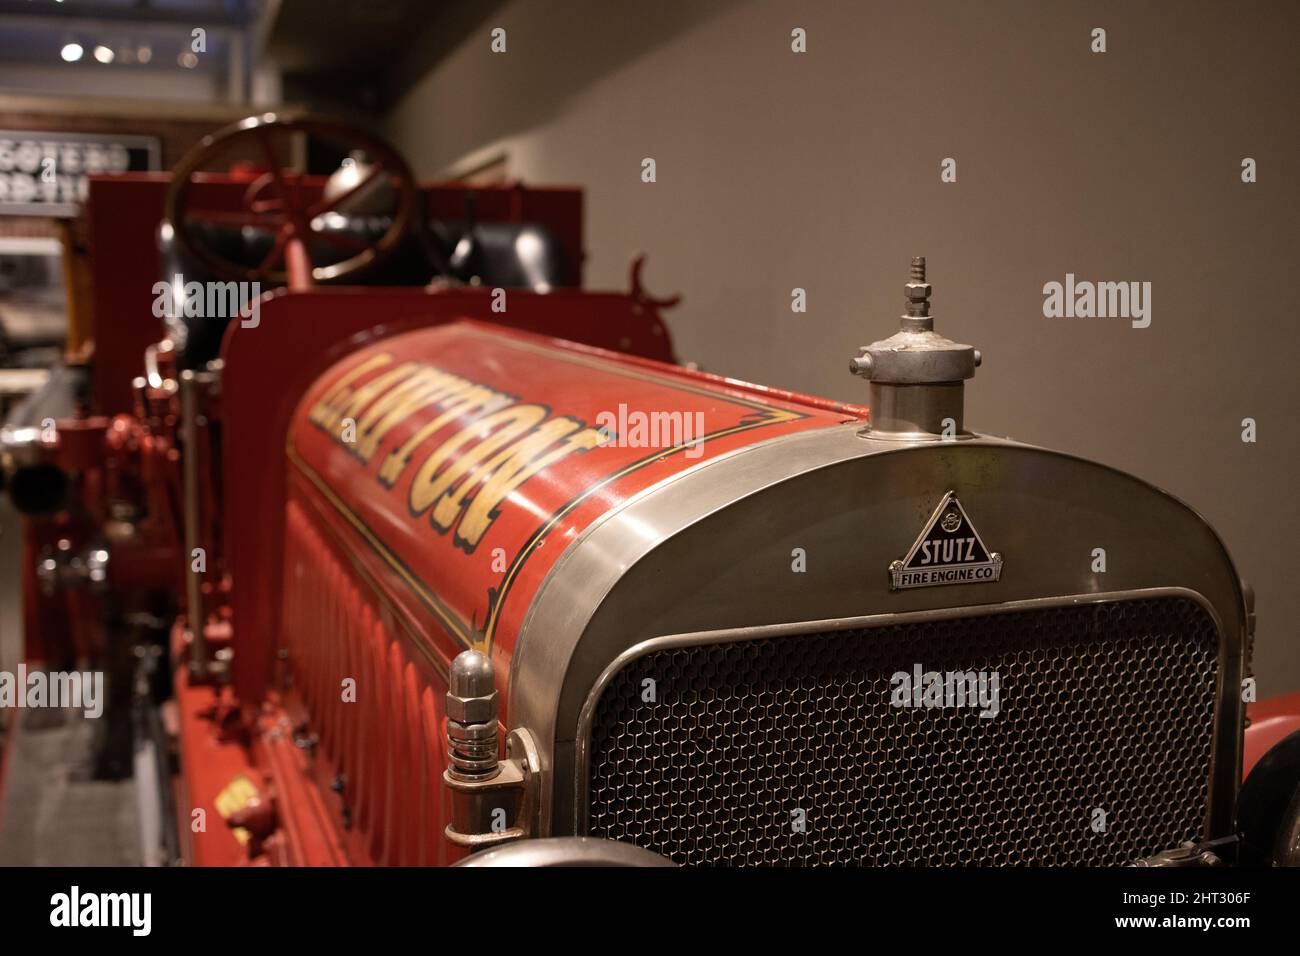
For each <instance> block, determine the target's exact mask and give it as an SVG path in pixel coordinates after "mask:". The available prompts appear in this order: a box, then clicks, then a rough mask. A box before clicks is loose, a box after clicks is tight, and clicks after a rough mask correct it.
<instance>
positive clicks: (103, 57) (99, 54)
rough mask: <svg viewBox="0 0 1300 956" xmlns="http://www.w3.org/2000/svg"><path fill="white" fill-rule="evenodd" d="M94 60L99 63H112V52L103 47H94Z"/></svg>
mask: <svg viewBox="0 0 1300 956" xmlns="http://www.w3.org/2000/svg"><path fill="white" fill-rule="evenodd" d="M95 59H96V60H98V61H99V62H100V63H112V62H113V51H112V50H110V49H109V48H108V47H106V46H103V45H100V46H97V47H95Z"/></svg>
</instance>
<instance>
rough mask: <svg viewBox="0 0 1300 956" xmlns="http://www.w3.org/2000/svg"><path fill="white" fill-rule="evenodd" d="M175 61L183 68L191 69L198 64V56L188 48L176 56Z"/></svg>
mask: <svg viewBox="0 0 1300 956" xmlns="http://www.w3.org/2000/svg"><path fill="white" fill-rule="evenodd" d="M176 62H177V63H179V64H180V65H181V66H183V67H185V69H187V70H192V69H194V68H195V67H196V66H198V65H199V58H198V57H197V56H195V55H194V54H193V53H192V52H190V51H189V50H186V51H185V52H184V53H182V54H181V55H180V56H178V57H177V58H176Z"/></svg>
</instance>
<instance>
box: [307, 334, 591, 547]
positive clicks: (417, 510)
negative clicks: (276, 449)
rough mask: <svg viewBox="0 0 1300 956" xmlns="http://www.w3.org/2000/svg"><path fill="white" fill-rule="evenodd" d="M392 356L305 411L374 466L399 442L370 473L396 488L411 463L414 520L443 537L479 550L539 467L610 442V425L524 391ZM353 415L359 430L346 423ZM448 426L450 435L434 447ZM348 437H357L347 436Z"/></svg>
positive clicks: (377, 359)
mask: <svg viewBox="0 0 1300 956" xmlns="http://www.w3.org/2000/svg"><path fill="white" fill-rule="evenodd" d="M395 363H396V358H395V357H394V356H393V355H392V354H390V353H382V354H380V355H375V356H372V357H371V358H369V359H367V360H366V361H364V362H362V363H361V364H359V365H358V366H357V367H356V368H355V369H352V370H350V371H349V372H347V373H346V374H345V375H343V376H342V377H341V378H340V379H339V380H338V382H336V383H335V384H334V385H332V386H331V387H330V388H329V389H327V390H326V391H325V393H324V394H323V395H322V396H321V397H320V398H319V399H318V400H317V401H316V403H315V404H313V405H312V407H311V408H310V409H309V410H308V413H307V417H308V420H309V421H311V422H312V423H313V424H314V425H316V426H317V427H318V428H320V429H321V430H322V431H323V432H325V433H326V434H327V435H329V436H330V438H331V439H332V440H333V441H334V442H336V443H337V444H338V445H340V446H341V447H342V448H343V449H344V450H346V451H347V452H348V454H350V455H352V456H353V457H354V458H356V459H358V460H359V461H361V462H362V463H363V464H365V465H369V464H370V463H371V462H372V461H373V460H374V459H375V456H376V454H377V453H378V452H379V450H380V448H381V447H383V446H384V445H385V444H386V442H387V441H388V439H389V438H390V437H391V436H392V435H394V433H396V434H402V433H403V431H404V429H403V426H405V425H408V424H409V425H414V428H412V429H410V431H409V434H408V435H407V437H406V438H405V439H404V440H403V441H402V442H401V444H400V445H399V444H397V442H396V441H394V442H393V443H392V444H393V445H394V446H395V447H392V448H390V449H389V450H388V453H387V455H386V456H384V457H383V459H382V460H381V461H380V464H379V467H378V468H377V469H376V471H375V474H374V477H375V479H376V481H378V482H379V484H380V485H381V486H382V487H384V488H386V489H390V490H391V489H393V487H394V486H395V485H396V484H397V483H398V481H399V480H401V479H402V477H403V476H404V475H405V474H406V472H407V468H408V466H409V465H411V463H412V462H413V461H415V459H417V458H418V459H419V463H418V465H417V466H416V468H415V471H414V474H413V476H412V478H411V483H410V488H409V490H408V491H407V494H406V498H407V501H406V506H407V510H408V511H409V513H410V514H411V515H412V516H420V515H424V514H428V516H429V524H430V526H431V527H432V528H433V529H434V530H435V531H437V532H438V533H440V534H446V533H449V532H450V533H452V536H453V541H454V542H455V544H456V546H457V547H459V548H462V549H463V550H465V551H466V552H471V551H473V550H474V549H475V548H476V547H477V546H478V543H479V542H480V541H481V540H482V539H483V536H484V535H486V534H487V532H488V530H489V529H490V528H491V527H492V523H493V522H494V521H495V520H496V518H497V516H498V515H499V514H500V509H501V505H502V503H503V502H504V501H505V500H506V499H507V498H509V497H510V495H512V494H513V493H514V492H515V490H516V489H517V488H518V487H519V486H520V485H522V484H523V483H524V482H526V481H528V479H530V478H532V477H533V476H535V475H536V474H537V473H538V472H540V471H542V470H544V469H546V468H549V467H550V466H551V465H554V464H556V463H557V462H560V461H562V460H564V459H565V458H567V457H569V456H570V455H574V454H581V453H583V452H586V451H590V450H591V449H593V448H598V447H599V446H601V445H603V444H605V443H606V442H608V441H609V440H610V438H611V437H612V436H610V435H609V434H608V433H607V431H605V430H602V429H599V428H592V427H590V426H589V425H588V424H587V423H586V422H584V421H582V420H580V419H577V418H573V417H570V416H551V414H550V411H551V410H550V408H549V407H548V406H546V405H542V404H538V403H522V402H519V400H518V396H515V395H510V394H508V393H506V392H501V391H497V390H496V389H493V388H491V387H489V386H487V385H483V384H480V383H478V382H472V381H470V380H468V379H464V378H460V377H458V376H456V375H453V374H451V373H450V372H446V371H444V370H442V369H439V368H436V367H434V366H432V365H428V364H426V363H424V362H415V361H406V362H402V363H400V364H395ZM347 419H351V420H352V422H353V423H354V428H353V429H351V430H350V431H349V430H346V429H344V428H342V427H341V426H342V423H343V422H344V421H345V420H347ZM447 428H454V429H455V431H453V432H452V433H451V434H450V435H449V436H447V437H445V438H444V439H443V440H441V441H439V442H437V443H436V444H434V445H433V446H432V447H428V443H429V442H430V441H431V440H433V439H435V438H436V437H437V436H438V435H439V434H440V433H442V432H443V431H444V430H445V429H447ZM345 435H349V436H350V437H351V438H352V440H350V441H349V440H345V438H344V436H345Z"/></svg>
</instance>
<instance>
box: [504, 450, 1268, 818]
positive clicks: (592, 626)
mask: <svg viewBox="0 0 1300 956" xmlns="http://www.w3.org/2000/svg"><path fill="white" fill-rule="evenodd" d="M954 489H955V490H956V491H957V493H958V494H959V495H960V498H961V501H962V502H963V504H964V506H965V507H966V508H967V510H968V511H969V512H970V514H971V518H972V520H973V521H974V522H975V523H976V524H977V525H978V527H979V530H980V532H981V533H982V535H983V536H984V538H985V540H986V541H987V542H988V543H989V546H990V548H996V549H997V550H998V551H1000V552H1001V553H1002V554H1003V555H1004V556H1005V561H1006V567H1005V571H1004V573H1003V575H1002V578H1001V580H999V581H997V582H995V583H974V584H959V585H952V586H943V587H930V588H922V589H916V590H912V591H906V592H895V591H891V590H890V587H889V576H888V570H887V569H888V566H889V562H890V560H891V559H893V558H896V557H897V555H898V554H899V553H901V551H902V550H903V549H905V548H906V546H907V545H908V544H910V542H911V541H912V540H913V539H914V538H915V537H916V534H917V532H918V530H919V529H920V527H921V525H922V523H923V522H924V521H925V520H926V517H927V515H929V514H930V513H931V511H932V509H933V508H934V506H935V504H936V502H937V501H939V500H940V498H941V497H942V496H943V494H944V493H945V492H947V491H949V490H954ZM1096 547H1102V548H1105V549H1106V550H1107V553H1108V560H1109V567H1108V570H1107V571H1106V572H1105V573H1101V574H1096V573H1093V572H1092V571H1091V569H1090V562H1091V552H1092V550H1093V549H1094V548H1096ZM794 548H802V549H803V550H804V552H805V554H806V556H807V565H808V570H807V572H806V573H802V574H799V573H792V571H791V553H792V550H793V549H794ZM1169 589H1177V590H1179V591H1180V592H1190V593H1191V594H1192V595H1194V597H1195V600H1197V601H1198V602H1199V603H1201V604H1203V605H1204V606H1206V607H1207V608H1208V609H1209V610H1210V612H1211V613H1212V614H1213V616H1214V618H1215V620H1216V622H1217V624H1218V627H1219V631H1220V647H1219V657H1218V661H1217V666H1216V674H1217V677H1216V680H1217V685H1216V691H1215V699H1216V713H1215V718H1214V727H1213V735H1212V744H1211V747H1212V753H1213V765H1212V769H1211V779H1210V780H1209V781H1208V793H1209V801H1208V821H1207V828H1206V829H1207V832H1208V834H1209V835H1210V836H1218V835H1222V834H1226V833H1227V832H1229V831H1230V829H1231V817H1232V812H1233V811H1232V807H1233V803H1234V801H1235V794H1236V789H1237V783H1238V777H1239V768H1240V760H1241V727H1242V719H1243V713H1244V705H1243V704H1242V702H1241V700H1240V691H1239V688H1240V682H1241V679H1242V677H1243V675H1244V668H1245V642H1246V633H1247V627H1246V620H1247V615H1246V610H1245V600H1244V597H1243V593H1242V586H1241V584H1240V581H1239V579H1238V577H1237V574H1236V572H1235V570H1234V568H1233V565H1232V562H1231V559H1230V557H1229V555H1228V553H1227V551H1226V549H1225V548H1224V546H1223V543H1222V542H1221V541H1220V539H1219V538H1218V537H1217V535H1216V534H1215V532H1214V531H1213V529H1212V528H1211V527H1210V526H1209V525H1208V524H1207V523H1206V522H1205V521H1204V520H1203V519H1201V518H1200V516H1199V515H1197V514H1196V513H1195V512H1194V511H1192V510H1191V509H1190V508H1188V507H1187V506H1186V505H1184V504H1182V503H1181V502H1179V501H1178V500H1177V499H1175V498H1173V497H1172V496H1170V495H1168V494H1167V493H1165V492H1163V491H1161V490H1159V489H1157V488H1155V487H1153V486H1151V485H1149V484H1147V483H1145V482H1143V481H1141V480H1139V479H1137V478H1134V477H1132V476H1129V475H1127V474H1124V473H1122V472H1119V471H1116V470H1114V469H1111V468H1108V467H1105V466H1102V465H1099V464H1096V463H1093V462H1089V461H1086V460H1084V459H1079V458H1074V457H1071V456H1068V455H1064V454H1060V453H1056V452H1051V451H1047V450H1043V449H1039V448H1034V447H1031V446H1027V445H1022V444H1019V443H1015V442H1011V441H1008V440H1003V439H997V438H989V437H985V436H978V435H972V436H969V437H962V438H959V439H957V440H955V441H951V442H923V443H915V444H912V443H900V442H896V441H895V442H886V441H877V440H873V439H872V438H870V437H869V436H864V435H862V434H860V433H859V428H858V427H857V426H854V425H845V426H840V427H834V428H828V429H822V430H818V431H814V432H808V433H805V434H801V435H794V436H789V437H786V438H781V439H776V440H774V441H771V442H768V443H764V444H759V445H755V446H752V447H749V448H746V449H743V450H740V451H738V452H734V453H732V454H729V455H724V456H721V457H719V458H717V459H712V460H710V459H705V460H704V461H703V462H702V463H701V464H700V465H698V466H696V467H695V468H693V469H691V470H690V471H687V472H685V473H682V474H679V475H677V476H675V477H673V478H672V479H670V480H668V481H666V482H664V483H663V484H662V485H659V486H656V487H654V488H651V489H648V490H647V491H646V492H644V493H642V494H641V495H640V496H638V497H636V498H634V499H632V500H631V501H630V502H628V503H627V504H626V505H624V506H623V507H622V508H621V509H620V510H618V511H616V512H614V513H611V514H610V515H607V516H606V517H605V518H604V519H603V520H602V521H601V522H600V523H598V524H597V525H595V526H594V527H592V528H590V529H589V530H588V531H587V532H586V533H584V534H583V535H582V536H580V537H579V538H578V539H577V540H576V541H574V542H572V543H571V544H570V545H569V546H568V548H567V550H566V552H565V554H564V556H563V557H562V558H561V560H560V561H559V562H558V563H557V565H556V567H555V568H554V569H553V571H552V572H551V574H550V576H549V578H548V579H547V581H546V582H545V584H544V585H543V587H542V589H541V590H540V592H539V595H538V597H537V599H536V600H535V601H534V603H533V606H532V608H531V609H530V611H529V613H528V616H527V617H526V619H525V622H524V626H523V628H522V629H521V632H520V635H519V641H518V645H517V651H516V655H515V657H514V660H513V661H512V671H511V682H510V707H509V710H510V714H511V717H510V719H511V724H512V725H514V726H526V727H528V728H529V729H530V730H532V731H533V732H534V733H535V734H536V736H537V738H538V740H539V742H540V746H541V748H542V750H543V763H544V767H543V783H542V789H543V798H542V799H543V826H544V827H545V826H548V825H549V827H550V828H551V829H550V832H552V833H555V834H566V833H575V832H576V833H582V832H584V827H585V820H586V816H585V814H586V807H585V805H584V801H583V797H582V792H583V788H584V787H585V785H586V781H585V779H584V776H583V775H584V771H583V769H582V766H581V762H582V759H583V750H584V747H585V746H586V741H585V739H584V735H583V731H582V726H581V720H582V711H583V708H584V706H586V705H587V704H588V702H589V700H590V698H591V696H592V690H593V688H594V687H596V686H597V684H598V682H599V681H600V679H601V677H602V674H603V673H605V672H606V671H607V670H608V669H609V668H610V667H611V665H612V663H613V662H615V661H616V660H617V659H618V658H619V656H620V655H622V654H624V653H626V652H628V651H629V649H630V648H633V647H635V646H637V645H640V644H642V643H643V642H646V641H652V640H656V639H661V638H665V637H669V636H672V635H682V634H693V633H703V632H717V631H731V632H738V633H739V632H758V629H771V628H778V629H780V628H794V629H805V630H806V629H808V628H809V627H810V626H811V624H812V623H816V624H817V625H818V626H819V627H823V628H827V629H831V628H840V627H852V626H854V624H855V623H859V622H861V621H864V620H874V621H879V620H882V619H891V620H898V621H901V620H906V619H907V616H911V615H924V614H930V613H940V614H949V615H951V614H953V613H955V612H956V611H960V612H961V613H992V612H997V611H1005V610H1011V609H1015V608H1017V607H1023V606H1026V602H1030V603H1032V602H1047V603H1057V604H1069V603H1073V602H1076V601H1092V600H1096V599H1098V598H1099V597H1100V596H1102V595H1107V596H1116V595H1121V596H1124V597H1141V596H1144V595H1146V596H1150V595H1152V594H1156V593H1168V590H1169ZM895 616H901V617H895ZM1193 785H1194V784H1193Z"/></svg>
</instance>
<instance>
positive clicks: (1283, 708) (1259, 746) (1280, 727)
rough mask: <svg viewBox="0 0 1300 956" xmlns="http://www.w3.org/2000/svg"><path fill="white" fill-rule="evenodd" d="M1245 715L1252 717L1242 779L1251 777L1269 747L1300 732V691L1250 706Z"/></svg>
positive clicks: (1248, 728) (1248, 730) (1247, 736)
mask: <svg viewBox="0 0 1300 956" xmlns="http://www.w3.org/2000/svg"><path fill="white" fill-rule="evenodd" d="M1246 713H1247V714H1248V716H1249V717H1250V726H1249V727H1247V728H1246V739H1245V745H1246V746H1245V752H1244V754H1243V755H1242V761H1241V779H1242V780H1245V779H1246V777H1248V776H1250V771H1251V770H1252V769H1254V767H1255V764H1257V763H1258V762H1259V759H1260V758H1261V757H1263V756H1264V754H1266V753H1268V751H1269V748H1270V747H1272V746H1273V745H1274V744H1276V743H1278V742H1280V741H1281V740H1282V739H1283V738H1284V737H1289V736H1290V735H1291V734H1293V733H1295V732H1296V731H1298V730H1300V691H1297V692H1295V693H1293V694H1283V695H1281V696H1280V697H1270V698H1269V699H1268V700H1261V701H1259V702H1258V703H1255V704H1250V705H1249V706H1248V707H1247V708H1246Z"/></svg>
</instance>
